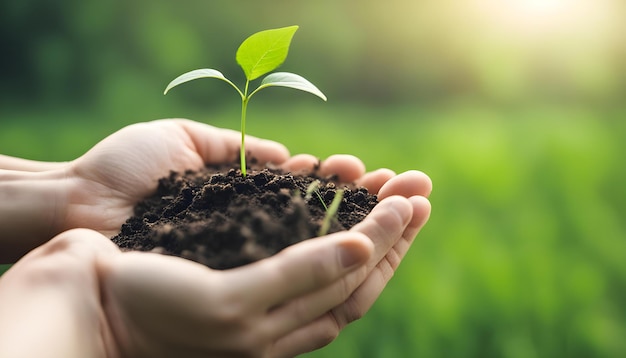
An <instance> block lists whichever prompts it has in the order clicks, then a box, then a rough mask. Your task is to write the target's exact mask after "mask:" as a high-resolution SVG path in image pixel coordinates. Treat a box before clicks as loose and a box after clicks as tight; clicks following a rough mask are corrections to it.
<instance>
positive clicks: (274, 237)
mask: <svg viewBox="0 0 626 358" xmlns="http://www.w3.org/2000/svg"><path fill="white" fill-rule="evenodd" d="M231 168H232V167H231ZM315 180H319V186H318V189H317V193H316V194H314V195H311V196H310V197H305V193H306V191H307V188H309V185H310V184H311V183H312V182H313V181H315ZM339 188H341V189H344V197H343V200H342V202H341V205H340V207H339V210H338V213H337V216H336V220H334V221H333V224H332V225H331V228H330V231H329V232H336V231H341V230H347V229H349V228H351V227H352V226H354V225H355V224H357V223H359V222H360V221H361V220H363V218H365V216H366V215H367V214H368V213H369V212H370V211H371V210H372V209H373V207H374V206H375V205H376V204H377V203H378V201H377V198H376V196H375V195H372V194H370V193H368V191H367V190H366V189H365V188H358V187H356V186H354V185H345V184H339V183H338V182H337V181H336V180H335V179H334V178H321V177H319V176H317V175H295V174H291V173H284V172H282V171H280V170H277V169H268V168H264V169H257V170H254V169H251V170H248V175H247V176H246V177H244V176H242V174H241V171H240V170H239V169H224V168H221V167H206V168H205V169H204V170H202V171H198V172H192V171H188V172H185V173H175V172H172V173H171V174H170V175H169V176H168V177H165V178H162V179H161V180H159V185H158V189H157V192H156V193H155V194H154V195H153V196H151V197H149V198H147V199H145V200H144V201H142V202H140V203H139V204H138V205H137V206H136V207H135V213H134V216H132V217H131V218H129V219H128V220H127V221H126V223H124V225H123V226H122V228H121V232H120V234H118V235H117V236H115V237H113V238H112V240H113V242H115V243H116V244H117V245H118V246H119V247H120V248H122V249H123V250H140V251H152V252H159V253H162V254H168V255H176V256H180V257H184V258H187V259H190V260H193V261H196V262H199V263H201V264H204V265H206V266H208V267H211V268H214V269H228V268H233V267H237V266H242V265H245V264H248V263H251V262H254V261H257V260H260V259H262V258H265V257H269V256H271V255H274V254H276V253H277V252H279V251H280V250H282V249H284V248H286V247H287V246H289V245H293V244H295V243H298V242H300V241H302V240H306V239H310V238H313V237H316V236H317V234H318V231H319V228H320V226H321V223H322V221H323V218H324V216H325V215H326V209H325V207H324V205H326V206H328V205H330V202H331V201H332V200H333V198H334V196H335V192H336V190H337V189H339ZM322 200H323V201H324V204H322Z"/></svg>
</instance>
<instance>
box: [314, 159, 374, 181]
mask: <svg viewBox="0 0 626 358" xmlns="http://www.w3.org/2000/svg"><path fill="white" fill-rule="evenodd" d="M364 173H365V165H364V164H363V162H362V161H361V160H360V159H359V158H357V157H355V156H353V155H347V154H335V155H331V156H330V157H328V158H326V159H325V160H324V161H322V163H321V164H320V169H319V174H320V175H321V176H322V177H325V176H331V175H337V177H338V178H339V181H340V182H343V183H352V182H354V181H356V180H357V179H359V178H360V177H362V176H363V174H364Z"/></svg>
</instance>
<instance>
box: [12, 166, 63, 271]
mask: <svg viewBox="0 0 626 358" xmlns="http://www.w3.org/2000/svg"><path fill="white" fill-rule="evenodd" d="M64 168H65V167H59V168H57V169H54V170H48V171H41V172H26V171H16V170H1V169H0V247H1V248H2V250H0V263H1V262H14V261H16V260H17V259H19V258H20V257H21V256H23V255H24V254H26V253H27V252H28V251H30V250H32V249H34V248H35V247H37V246H39V245H41V244H42V243H44V242H46V241H48V240H50V239H51V238H52V237H54V236H55V235H57V234H59V233H60V232H61V231H62V228H63V218H64V217H65V214H66V211H67V203H68V199H67V198H68V197H69V191H70V189H69V187H70V185H69V182H70V181H69V180H67V175H66V170H65V169H64Z"/></svg>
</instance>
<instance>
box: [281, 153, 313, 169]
mask: <svg viewBox="0 0 626 358" xmlns="http://www.w3.org/2000/svg"><path fill="white" fill-rule="evenodd" d="M319 165H320V160H319V159H318V158H317V157H315V156H312V155H310V154H297V155H294V156H293V157H291V158H289V159H287V160H286V161H285V162H283V163H282V164H281V165H280V167H281V168H282V169H283V170H284V171H287V172H292V173H295V174H302V173H312V172H314V171H315V169H316V168H317V167H318V166H319Z"/></svg>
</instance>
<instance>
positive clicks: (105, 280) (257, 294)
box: [0, 120, 432, 357]
mask: <svg viewBox="0 0 626 358" xmlns="http://www.w3.org/2000/svg"><path fill="white" fill-rule="evenodd" d="M239 139H240V138H239V133H238V132H234V131H229V130H224V129H219V128H215V127H211V126H207V125H204V124H200V123H196V122H191V121H186V120H161V121H154V122H149V123H143V124H136V125H132V126H129V127H126V128H124V129H122V130H120V131H118V132H117V133H115V134H113V135H111V136H110V137H108V138H106V139H105V140H103V141H102V142H100V143H98V144H97V145H96V146H94V147H93V148H92V149H91V150H90V151H89V152H87V153H86V154H85V155H83V156H81V157H80V158H78V159H76V160H74V161H71V162H67V163H39V162H33V161H23V160H19V159H15V158H9V157H0V167H3V168H5V169H4V170H2V171H0V199H3V200H0V213H2V214H3V215H0V227H2V228H3V232H2V234H0V235H2V236H0V245H1V247H2V254H1V256H0V258H2V259H3V260H4V261H8V262H11V261H13V260H17V259H19V258H20V257H22V256H23V255H24V254H26V253H27V252H29V253H28V254H27V255H26V256H24V257H23V258H22V259H21V260H19V262H18V263H17V264H16V265H14V266H13V268H12V269H11V270H9V271H8V272H7V273H6V274H5V275H4V276H3V277H2V278H1V279H0V356H2V357H4V356H7V357H14V356H15V357H18V356H24V357H31V356H46V357H86V356H89V357H160V356H162V357H169V356H176V355H182V356H187V357H195V356H198V357H200V356H202V357H207V356H211V357H213V356H215V357H223V356H226V357H228V356H242V357H290V356H294V355H296V354H299V353H303V352H307V351H311V350H314V349H317V348H320V347H322V346H324V345H326V344H328V343H329V342H330V341H332V340H333V339H334V338H335V337H336V336H337V334H338V333H339V331H340V330H341V329H343V327H345V325H347V324H348V323H350V322H352V321H354V320H356V319H358V318H360V317H361V316H362V315H363V314H365V312H366V311H367V310H368V309H369V308H370V307H371V305H372V304H373V303H374V301H375V300H376V298H377V297H378V296H379V295H380V293H381V292H382V290H383V288H384V286H385V284H386V283H387V282H388V281H389V279H390V278H391V276H392V275H393V273H394V272H395V270H396V268H397V267H398V265H399V264H400V261H401V260H402V258H403V257H404V255H405V254H406V252H407V250H408V249H409V246H410V244H411V242H412V241H413V239H414V238H415V236H416V235H417V233H418V231H419V229H420V228H421V227H422V226H423V225H424V224H425V222H426V221H427V219H428V216H429V214H430V204H429V202H428V200H427V199H426V197H427V196H428V195H429V194H430V191H431V187H432V185H431V182H430V179H428V177H427V176H426V175H424V174H423V173H421V172H417V171H409V172H406V173H402V174H400V175H395V173H393V172H392V171H390V170H387V169H380V170H376V171H373V172H370V173H365V167H364V165H363V164H362V163H361V161H360V160H358V159H357V158H355V157H352V156H347V155H336V156H331V157H329V158H327V159H326V160H324V161H323V162H322V164H321V167H320V171H321V172H322V174H331V173H335V174H338V175H339V177H340V179H341V180H343V181H355V182H357V183H358V184H360V185H363V186H365V187H367V188H368V189H369V190H370V191H372V192H375V193H378V195H379V198H380V199H381V202H380V203H379V204H378V205H377V206H376V207H375V208H374V210H373V211H372V213H370V215H368V216H367V217H366V218H365V220H363V222H361V223H360V224H358V225H357V226H355V227H354V228H353V229H352V230H350V231H345V232H340V233H336V234H332V235H328V236H325V237H321V238H317V239H314V240H307V241H305V242H302V243H300V244H297V245H294V246H292V247H289V248H287V249H285V250H283V251H282V252H281V253H279V254H277V255H275V256H273V257H270V258H267V259H265V260H261V261H259V262H257V263H253V264H250V265H246V266H243V267H240V268H236V269H232V270H226V271H215V270H211V269H209V268H207V267H205V266H202V265H199V264H197V263H194V262H191V261H188V260H184V259H181V258H176V257H168V256H162V255H158V254H150V253H122V252H120V251H119V250H118V249H117V248H116V247H115V245H113V244H112V243H111V242H110V240H109V239H107V237H108V236H111V235H113V234H115V233H117V231H118V230H119V227H120V226H121V224H122V223H123V222H124V221H125V220H126V219H127V218H128V217H129V216H130V214H131V213H132V208H133V206H134V205H135V204H136V203H137V202H138V201H139V200H140V199H142V198H143V197H145V196H147V195H149V194H150V193H151V192H153V191H154V190H155V189H156V185H157V180H158V179H159V178H160V177H163V176H165V175H166V174H167V173H169V171H170V170H176V171H181V170H185V169H197V168H200V167H201V166H203V165H204V164H205V163H222V162H229V161H234V160H235V158H236V156H237V153H238V146H239ZM247 145H248V148H249V150H250V152H251V153H252V155H254V156H255V157H256V158H257V159H258V160H259V161H261V162H271V163H274V164H277V165H279V166H281V167H283V168H285V169H287V170H291V171H307V170H311V169H312V168H313V167H314V166H315V165H317V163H318V160H317V159H316V158H314V157H313V156H310V155H296V156H293V157H291V156H290V155H289V153H288V151H287V150H286V148H284V146H282V145H280V144H278V143H275V142H271V141H265V140H261V139H257V138H253V137H250V138H248V139H247ZM120 158H122V160H120ZM33 188H34V189H33ZM32 191H34V193H33V192H32ZM6 199H11V200H18V202H19V203H22V204H18V205H13V206H12V207H10V206H7V205H6V204H2V202H6V201H7V200H6ZM50 211H54V212H55V213H56V214H54V215H51V214H50ZM12 212H13V214H10V215H4V214H5V213H12ZM23 216H26V217H23ZM84 227H87V228H89V229H90V230H86V229H77V228H84ZM5 228H6V229H5ZM68 230H69V231H68ZM53 236H56V237H55V238H54V239H52V240H50V241H48V238H50V237H53ZM40 245H41V246H40ZM37 246H39V247H37ZM35 247H37V248H36V249H34V248H35ZM33 249H34V250H33ZM31 250H32V251H31ZM29 342H38V344H32V343H29Z"/></svg>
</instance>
